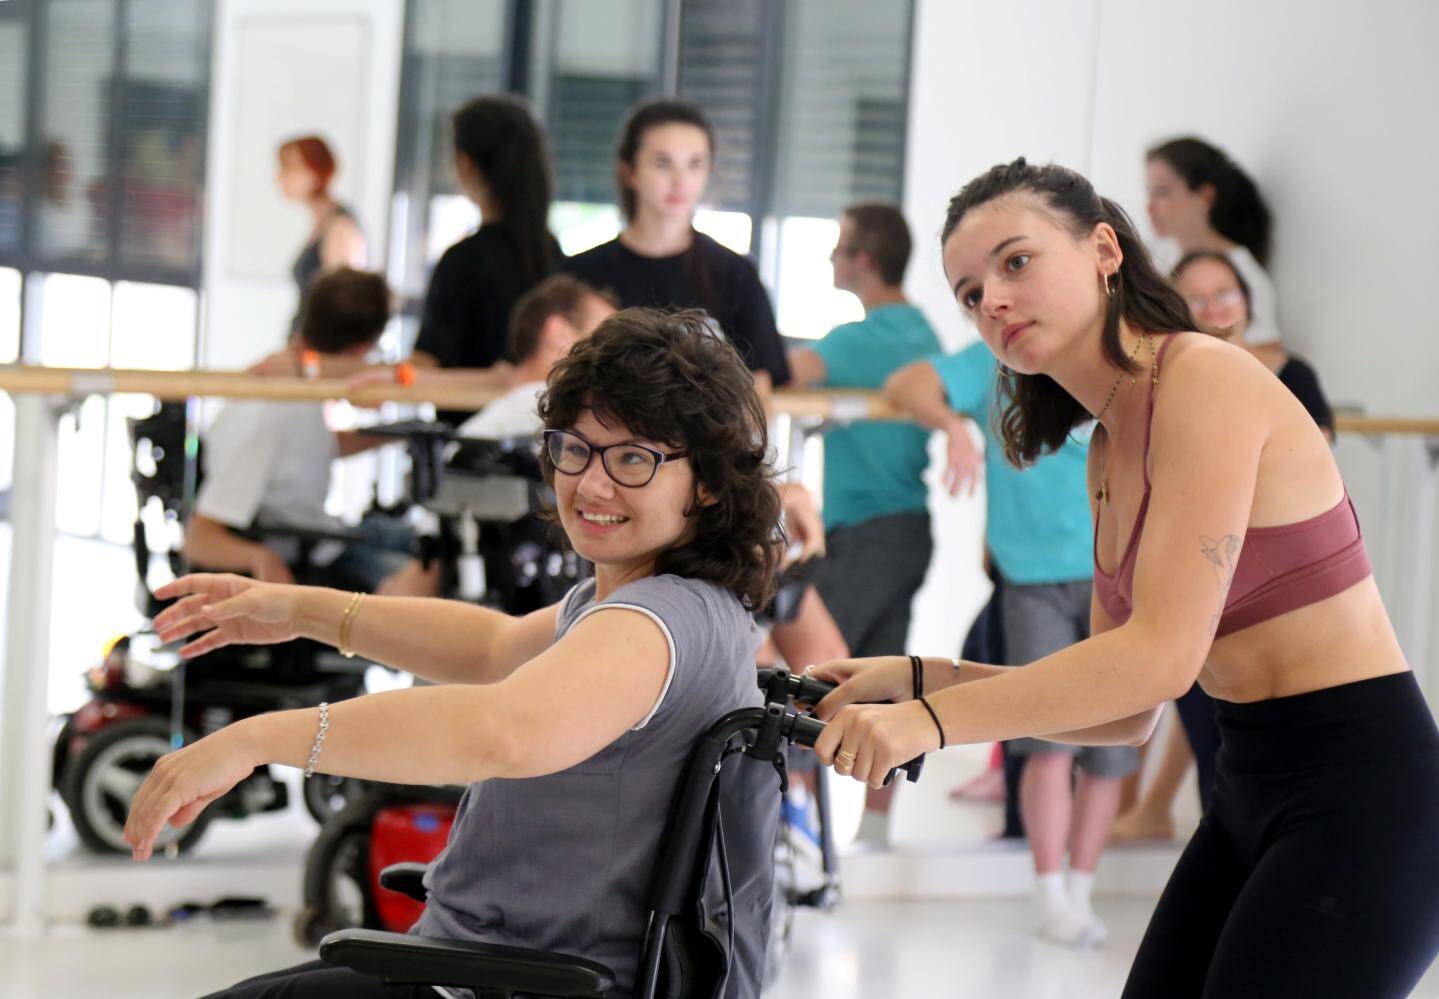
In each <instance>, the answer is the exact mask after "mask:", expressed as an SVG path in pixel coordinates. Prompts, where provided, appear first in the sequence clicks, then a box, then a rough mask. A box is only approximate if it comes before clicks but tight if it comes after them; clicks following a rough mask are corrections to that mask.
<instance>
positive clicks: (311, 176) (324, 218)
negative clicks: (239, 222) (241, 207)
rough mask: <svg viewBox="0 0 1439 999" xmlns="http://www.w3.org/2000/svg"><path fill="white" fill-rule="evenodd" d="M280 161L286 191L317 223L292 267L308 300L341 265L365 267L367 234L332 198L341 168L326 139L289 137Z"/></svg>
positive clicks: (282, 187) (282, 188) (287, 197)
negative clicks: (313, 288)
mask: <svg viewBox="0 0 1439 999" xmlns="http://www.w3.org/2000/svg"><path fill="white" fill-rule="evenodd" d="M279 159H280V170H279V174H278V175H277V177H276V180H277V181H278V183H279V185H280V193H281V194H283V195H284V197H285V200H287V201H297V202H299V203H300V204H302V205H304V206H305V207H306V208H308V209H309V210H310V214H311V216H312V217H313V220H314V224H313V226H312V228H311V230H310V239H309V241H308V242H307V243H306V244H305V247H304V249H302V250H301V251H300V254H299V256H297V257H296V258H295V263H294V265H293V266H292V267H291V268H290V273H291V274H293V275H294V277H295V284H296V285H297V286H298V287H299V290H300V298H301V301H303V300H304V296H305V292H306V291H307V290H308V289H309V287H310V285H311V284H312V283H313V282H314V280H315V278H316V277H318V276H319V275H321V274H325V273H328V272H329V271H333V270H338V269H339V268H341V267H353V268H355V269H357V270H363V269H364V267H365V234H364V233H363V232H361V231H360V225H359V223H358V222H357V221H355V216H354V214H353V213H352V212H351V211H350V209H348V208H346V207H345V206H344V205H342V204H340V203H339V202H337V201H336V200H335V199H334V198H333V197H331V195H330V181H331V180H332V179H333V178H334V176H335V172H336V170H337V169H338V165H337V163H336V162H335V154H334V153H333V152H331V151H330V146H329V144H328V143H326V142H325V140H324V139H322V138H320V137H319V136H318V135H304V136H299V137H297V138H293V139H289V140H287V141H285V142H283V143H281V144H280V149H279ZM297 315H298V313H297Z"/></svg>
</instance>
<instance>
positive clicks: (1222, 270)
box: [1172, 250, 1334, 444]
mask: <svg viewBox="0 0 1439 999" xmlns="http://www.w3.org/2000/svg"><path fill="white" fill-rule="evenodd" d="M1172 277H1173V278H1174V283H1175V284H1176V285H1177V286H1178V288H1179V292H1180V294H1182V295H1183V296H1184V297H1185V299H1186V300H1187V301H1188V302H1189V309H1190V311H1191V312H1193V313H1194V320H1195V322H1197V323H1199V326H1200V328H1201V329H1203V330H1205V331H1206V332H1208V333H1213V334H1215V335H1216V336H1222V337H1224V338H1225V339H1227V340H1229V341H1230V342H1231V343H1234V344H1237V345H1239V346H1241V347H1243V348H1244V349H1245V350H1247V351H1249V352H1250V353H1251V354H1253V355H1254V356H1255V357H1257V358H1258V359H1259V360H1260V361H1262V362H1264V364H1265V366H1267V367H1268V368H1269V370H1270V371H1273V372H1274V373H1275V374H1276V375H1277V376H1278V377H1279V380H1280V381H1281V382H1283V383H1284V385H1285V387H1286V388H1288V389H1289V391H1291V392H1293V393H1294V395H1295V397H1296V398H1298V400H1299V401H1300V402H1301V403H1303V404H1304V408H1305V409H1307V410H1308V411H1309V415H1310V416H1312V417H1314V422H1315V423H1317V424H1319V429H1320V430H1322V431H1324V436H1325V437H1327V438H1328V439H1329V442H1330V443H1331V444H1332V443H1333V442H1334V411H1333V410H1332V409H1330V407H1329V400H1328V399H1327V398H1325V396H1324V390H1323V389H1321V388H1320V387H1319V376H1318V375H1317V374H1316V373H1315V371H1314V369H1313V368H1312V367H1310V366H1309V364H1308V362H1306V361H1304V360H1303V359H1301V358H1298V357H1295V356H1294V355H1293V354H1291V353H1289V351H1287V350H1285V349H1284V347H1283V346H1281V345H1280V344H1278V343H1266V344H1257V345H1253V346H1251V345H1249V344H1246V343H1245V342H1244V339H1243V337H1244V329H1245V327H1246V326H1247V325H1248V324H1249V319H1250V315H1251V309H1252V306H1251V302H1250V291H1249V284H1248V282H1246V281H1245V280H1244V277H1243V275H1241V274H1240V273H1239V271H1238V270H1237V269H1236V268H1235V266H1234V264H1233V263H1232V262H1230V260H1229V258H1228V257H1227V256H1225V255H1224V254H1222V253H1219V252H1215V251H1210V250H1196V251H1195V252H1193V253H1188V254H1185V256H1184V258H1183V259H1181V260H1180V261H1179V263H1178V264H1176V265H1175V267H1174V273H1173V275H1172Z"/></svg>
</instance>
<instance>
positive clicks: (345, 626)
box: [339, 593, 365, 659]
mask: <svg viewBox="0 0 1439 999" xmlns="http://www.w3.org/2000/svg"><path fill="white" fill-rule="evenodd" d="M364 599H365V595H364V594H363V593H356V594H355V595H354V596H352V597H350V605H349V606H348V607H346V608H345V615H344V617H342V618H340V643H339V644H340V655H342V656H344V657H345V658H346V659H353V658H355V650H354V649H352V648H350V627H351V625H353V624H354V622H355V613H356V612H357V611H358V610H359V609H360V601H361V600H364Z"/></svg>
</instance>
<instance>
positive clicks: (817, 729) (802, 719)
mask: <svg viewBox="0 0 1439 999" xmlns="http://www.w3.org/2000/svg"><path fill="white" fill-rule="evenodd" d="M814 682H815V683H818V682H819V681H818V680H816V681H814ZM790 717H791V718H792V719H793V721H791V722H790V724H789V731H788V732H786V733H785V734H786V735H787V736H788V737H789V739H790V741H791V742H793V743H794V744H795V745H797V746H808V747H810V748H814V743H815V740H816V739H818V738H819V736H820V733H821V732H823V731H824V722H822V721H820V720H819V719H818V718H816V717H815V716H814V715H791V716H790ZM923 769H924V757H923V756H919V757H916V758H915V759H912V760H910V761H909V762H908V763H901V764H900V765H899V766H897V767H891V768H890V771H889V773H887V774H885V775H884V786H885V787H888V786H889V784H890V782H891V781H893V780H894V778H895V775H896V774H898V773H899V771H901V770H903V771H904V773H905V779H906V780H908V781H909V782H910V783H911V784H913V783H914V782H915V781H917V780H919V774H920V771H921V770H923Z"/></svg>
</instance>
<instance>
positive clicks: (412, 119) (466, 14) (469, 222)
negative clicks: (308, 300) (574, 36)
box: [390, 0, 506, 338]
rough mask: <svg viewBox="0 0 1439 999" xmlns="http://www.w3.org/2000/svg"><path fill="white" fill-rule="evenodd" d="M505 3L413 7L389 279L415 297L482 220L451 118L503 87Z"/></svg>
mask: <svg viewBox="0 0 1439 999" xmlns="http://www.w3.org/2000/svg"><path fill="white" fill-rule="evenodd" d="M505 8H506V4H505V3H504V2H503V0H413V2H411V3H409V4H408V5H407V8H406V16H407V22H406V28H405V56H404V67H403V71H402V78H401V80H402V82H401V92H400V121H399V129H398V135H399V147H398V149H397V150H396V156H395V174H396V180H395V200H394V205H395V214H394V222H395V224H394V230H393V231H394V238H395V239H396V240H397V242H398V250H399V253H398V254H397V255H396V259H397V260H398V262H399V264H398V268H397V269H392V272H391V275H390V280H391V283H392V284H394V285H395V286H396V287H398V288H401V289H403V290H404V292H405V293H406V294H407V295H408V296H410V297H411V298H414V299H418V298H419V297H420V296H422V295H423V294H424V289H425V283H426V281H427V280H428V275H429V270H430V267H432V266H433V265H434V263H435V261H436V260H438V259H439V257H440V254H441V253H443V252H444V251H445V248H446V247H447V246H449V245H450V244H452V243H454V242H456V241H457V240H459V239H461V238H463V237H464V236H466V235H467V234H468V233H469V232H470V231H472V230H473V229H474V228H475V227H476V226H477V225H478V224H479V212H478V211H476V209H475V207H474V206H473V205H472V204H470V202H469V200H468V199H467V198H465V196H464V195H462V194H461V193H459V190H458V188H457V187H456V184H455V176H454V167H453V165H452V163H453V155H452V153H451V149H452V146H451V135H450V116H451V115H452V114H453V113H454V112H455V110H456V109H457V108H458V107H459V106H460V105H461V104H463V103H464V102H465V101H467V100H469V99H470V98H472V97H476V96H478V95H480V94H485V93H494V92H496V91H498V90H502V89H504V88H503V86H502V83H503V78H504V69H505V58H504V53H505V44H504V38H505V31H504V26H505ZM410 338H413V331H411V334H410Z"/></svg>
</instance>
